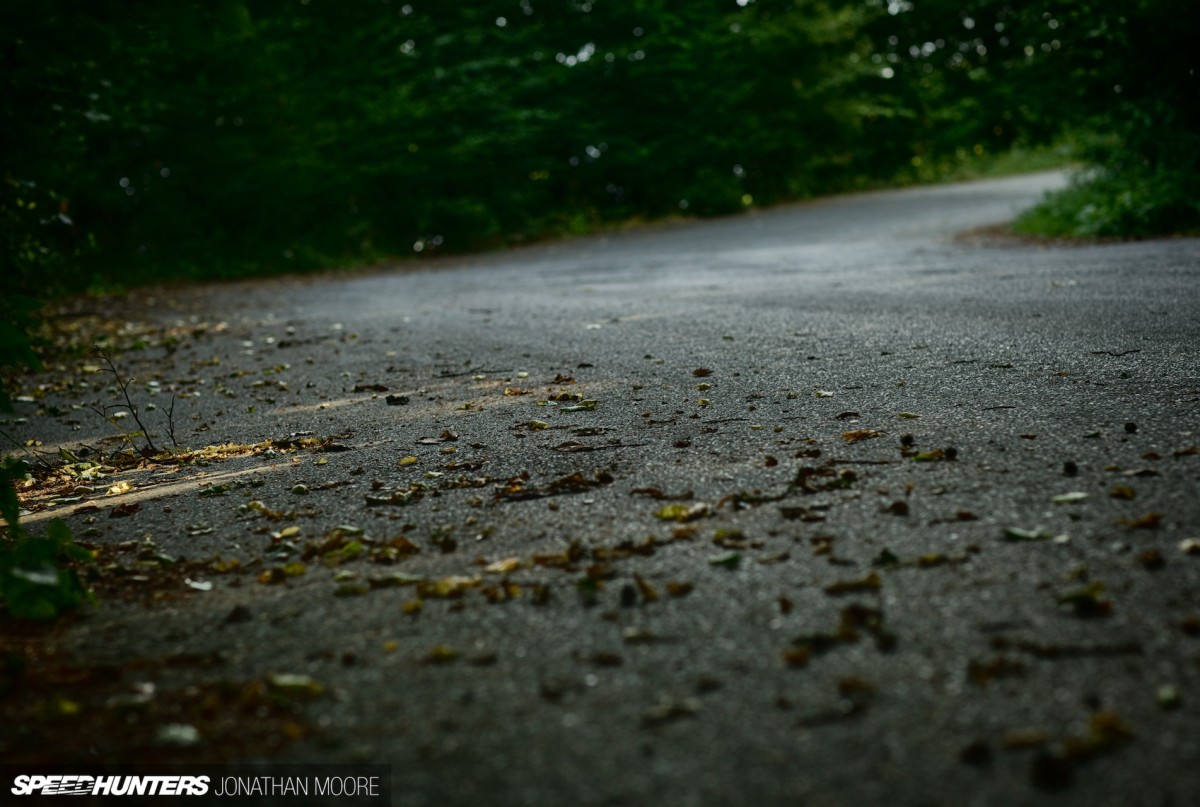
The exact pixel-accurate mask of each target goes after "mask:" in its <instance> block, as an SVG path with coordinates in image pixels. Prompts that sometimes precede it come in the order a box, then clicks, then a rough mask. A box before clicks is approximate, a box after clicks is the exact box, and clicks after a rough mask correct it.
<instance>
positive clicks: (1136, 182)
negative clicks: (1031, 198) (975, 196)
mask: <svg viewBox="0 0 1200 807" xmlns="http://www.w3.org/2000/svg"><path fill="white" fill-rule="evenodd" d="M1013 229H1014V230H1016V231H1017V232H1020V233H1026V234H1029V235H1039V236H1054V237H1068V238H1069V237H1084V238H1095V237H1101V238H1103V237H1118V238H1130V237H1132V238H1138V237H1148V236H1152V235H1157V234H1160V233H1172V232H1173V233H1188V232H1191V233H1200V197H1195V196H1187V195H1186V194H1185V193H1184V190H1183V189H1182V188H1181V187H1180V182H1179V181H1178V179H1177V178H1176V177H1175V176H1174V175H1173V174H1169V173H1163V172H1159V173H1156V174H1144V173H1132V172H1115V171H1104V170H1100V171H1095V172H1091V173H1084V174H1081V175H1080V176H1078V177H1076V178H1075V179H1074V180H1073V181H1072V183H1071V184H1070V185H1069V186H1068V187H1066V188H1064V189H1063V190H1060V191H1055V192H1053V193H1050V194H1047V196H1046V198H1045V199H1044V200H1043V201H1042V202H1041V203H1040V204H1038V205H1037V206H1036V207H1034V208H1032V209H1031V210H1028V211H1026V212H1025V213H1023V214H1022V215H1021V216H1019V217H1018V218H1017V220H1016V221H1015V222H1013Z"/></svg>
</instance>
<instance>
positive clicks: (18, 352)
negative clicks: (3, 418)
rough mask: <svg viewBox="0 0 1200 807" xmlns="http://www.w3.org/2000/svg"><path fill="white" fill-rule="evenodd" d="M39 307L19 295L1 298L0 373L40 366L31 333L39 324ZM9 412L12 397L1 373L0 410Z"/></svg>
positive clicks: (27, 298) (33, 301) (28, 298)
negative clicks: (18, 368)
mask: <svg viewBox="0 0 1200 807" xmlns="http://www.w3.org/2000/svg"><path fill="white" fill-rule="evenodd" d="M40 306H41V304H40V303H39V302H38V301H37V300H34V299H33V298H31V297H24V296H22V295H19V294H10V295H5V296H4V297H0V373H3V372H4V371H5V370H6V369H8V370H12V369H16V368H17V367H19V366H22V365H23V366H25V367H29V368H31V369H34V370H36V369H39V368H40V367H41V362H40V361H39V360H38V357H37V354H36V353H34V352H33V337H32V335H31V334H32V333H33V330H34V328H36V327H37V324H38V319H37V316H36V315H35V313H34V312H36V311H37V310H38V308H39V307H40ZM11 411H12V399H11V398H9V395H8V389H7V387H6V385H5V383H4V378H3V376H2V375H0V412H11Z"/></svg>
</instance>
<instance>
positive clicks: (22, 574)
mask: <svg viewBox="0 0 1200 807" xmlns="http://www.w3.org/2000/svg"><path fill="white" fill-rule="evenodd" d="M23 475H24V464H23V463H19V462H14V461H12V460H6V461H5V462H4V463H2V464H0V516H3V517H4V520H5V521H6V522H7V523H8V525H9V527H8V532H9V534H8V537H7V538H2V537H0V603H2V604H3V605H4V607H5V608H6V609H7V610H8V613H9V614H10V615H12V616H14V617H17V618H18V619H53V618H54V617H55V616H57V615H58V614H60V613H61V612H62V611H64V610H66V609H68V608H71V607H74V606H76V605H79V604H81V603H84V602H88V601H90V600H91V595H90V593H89V592H88V591H87V589H86V588H85V587H84V585H83V583H82V582H81V581H80V580H79V577H78V575H76V574H75V571H74V570H73V569H71V568H64V567H63V566H62V564H64V563H67V562H70V561H87V560H91V553H89V552H88V551H87V550H86V549H84V548H83V547H81V546H79V545H78V544H76V543H75V542H74V541H73V540H72V535H71V528H70V527H68V526H67V525H66V523H65V522H64V521H63V520H62V519H57V518H56V519H54V520H52V521H51V522H50V523H49V524H48V525H47V526H46V534H45V535H35V534H33V533H30V532H28V531H26V530H24V529H22V528H21V527H20V526H19V515H20V509H21V508H20V503H19V502H18V500H17V495H16V491H15V490H13V482H14V481H15V480H17V479H19V478H20V477H21V476H23Z"/></svg>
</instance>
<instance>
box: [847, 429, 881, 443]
mask: <svg viewBox="0 0 1200 807" xmlns="http://www.w3.org/2000/svg"><path fill="white" fill-rule="evenodd" d="M883 435H884V432H881V431H878V430H876V429H854V430H852V431H848V432H842V439H843V440H845V441H846V442H847V443H857V442H860V441H862V440H871V439H873V438H875V437H883Z"/></svg>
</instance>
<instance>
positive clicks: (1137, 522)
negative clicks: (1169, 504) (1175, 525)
mask: <svg viewBox="0 0 1200 807" xmlns="http://www.w3.org/2000/svg"><path fill="white" fill-rule="evenodd" d="M1162 519H1163V515H1162V513H1146V514H1145V515H1144V516H1139V517H1138V518H1120V519H1118V520H1117V523H1118V524H1120V525H1122V526H1124V527H1127V528H1128V529H1131V530H1155V529H1158V525H1159V524H1161V523H1162Z"/></svg>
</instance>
